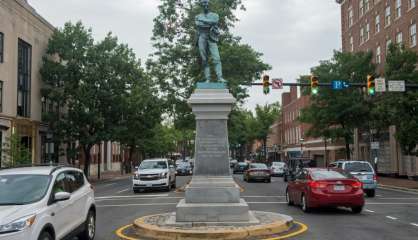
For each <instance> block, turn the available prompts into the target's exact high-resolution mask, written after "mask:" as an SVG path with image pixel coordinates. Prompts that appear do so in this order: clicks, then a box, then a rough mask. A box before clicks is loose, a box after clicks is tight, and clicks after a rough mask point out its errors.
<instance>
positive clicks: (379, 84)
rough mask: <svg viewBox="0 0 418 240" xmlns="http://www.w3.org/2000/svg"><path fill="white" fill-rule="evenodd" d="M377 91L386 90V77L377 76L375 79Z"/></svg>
mask: <svg viewBox="0 0 418 240" xmlns="http://www.w3.org/2000/svg"><path fill="white" fill-rule="evenodd" d="M374 83H375V88H376V92H386V79H384V78H376V79H375V80H374Z"/></svg>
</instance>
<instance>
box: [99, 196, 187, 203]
mask: <svg viewBox="0 0 418 240" xmlns="http://www.w3.org/2000/svg"><path fill="white" fill-rule="evenodd" d="M183 198H184V197H132V198H109V199H96V202H104V201H128V200H154V199H183Z"/></svg>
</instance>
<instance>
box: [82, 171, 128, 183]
mask: <svg viewBox="0 0 418 240" xmlns="http://www.w3.org/2000/svg"><path fill="white" fill-rule="evenodd" d="M130 176H132V173H125V174H123V175H122V174H121V173H120V171H113V172H102V173H100V180H99V179H97V176H96V175H94V176H90V177H89V182H90V183H95V184H96V183H100V182H106V181H109V180H116V179H123V178H129V177H130Z"/></svg>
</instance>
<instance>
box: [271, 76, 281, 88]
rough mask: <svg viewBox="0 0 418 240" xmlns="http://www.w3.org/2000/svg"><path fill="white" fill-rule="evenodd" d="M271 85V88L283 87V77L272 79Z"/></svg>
mask: <svg viewBox="0 0 418 240" xmlns="http://www.w3.org/2000/svg"><path fill="white" fill-rule="evenodd" d="M271 86H272V88H273V89H283V79H281V78H278V79H272V82H271Z"/></svg>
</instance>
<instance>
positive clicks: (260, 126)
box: [252, 103, 280, 143]
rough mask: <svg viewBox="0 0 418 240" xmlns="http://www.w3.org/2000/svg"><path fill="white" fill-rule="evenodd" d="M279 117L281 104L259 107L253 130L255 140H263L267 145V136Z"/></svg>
mask: <svg viewBox="0 0 418 240" xmlns="http://www.w3.org/2000/svg"><path fill="white" fill-rule="evenodd" d="M279 115H280V105H279V103H273V104H267V105H264V106H260V105H257V106H256V108H255V126H253V128H252V131H254V137H255V139H258V140H262V141H263V142H264V143H266V141H267V136H268V134H269V133H270V127H271V125H273V123H274V122H275V121H276V120H277V119H278V117H279Z"/></svg>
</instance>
